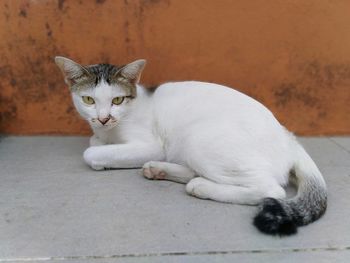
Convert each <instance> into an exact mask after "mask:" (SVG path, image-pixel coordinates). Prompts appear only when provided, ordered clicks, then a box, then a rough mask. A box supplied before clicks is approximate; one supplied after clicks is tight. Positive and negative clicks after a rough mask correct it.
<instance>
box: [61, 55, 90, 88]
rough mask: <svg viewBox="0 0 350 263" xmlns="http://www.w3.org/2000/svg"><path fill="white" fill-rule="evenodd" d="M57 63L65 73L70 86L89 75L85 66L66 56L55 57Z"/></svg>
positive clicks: (65, 78)
mask: <svg viewBox="0 0 350 263" xmlns="http://www.w3.org/2000/svg"><path fill="white" fill-rule="evenodd" d="M55 62H56V65H57V66H58V67H59V68H60V70H61V71H62V73H63V76H64V80H65V82H66V83H67V85H68V86H69V87H72V86H73V85H74V84H76V83H78V82H80V81H82V80H85V79H87V78H88V77H89V75H90V74H89V72H88V71H87V70H86V68H84V67H83V66H81V65H79V64H78V63H76V62H74V61H73V60H70V59H68V58H65V57H60V56H57V57H55Z"/></svg>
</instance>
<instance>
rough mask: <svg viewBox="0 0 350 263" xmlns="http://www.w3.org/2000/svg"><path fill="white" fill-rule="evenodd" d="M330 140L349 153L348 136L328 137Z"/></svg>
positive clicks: (349, 141) (349, 143)
mask: <svg viewBox="0 0 350 263" xmlns="http://www.w3.org/2000/svg"><path fill="white" fill-rule="evenodd" d="M329 139H330V140H331V141H333V142H334V143H336V144H337V145H338V146H340V147H342V148H344V149H345V150H346V151H347V152H348V153H349V154H350V138H349V137H330V138H329Z"/></svg>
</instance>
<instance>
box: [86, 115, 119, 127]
mask: <svg viewBox="0 0 350 263" xmlns="http://www.w3.org/2000/svg"><path fill="white" fill-rule="evenodd" d="M90 123H91V124H92V125H93V126H94V127H95V128H105V129H110V128H113V127H115V126H116V125H117V120H116V119H115V118H113V117H112V116H110V117H109V118H105V119H99V118H92V119H90Z"/></svg>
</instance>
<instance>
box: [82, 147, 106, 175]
mask: <svg viewBox="0 0 350 263" xmlns="http://www.w3.org/2000/svg"><path fill="white" fill-rule="evenodd" d="M83 156H84V160H85V162H86V163H87V164H88V165H89V166H90V167H91V168H92V169H94V170H97V171H100V170H104V169H105V166H104V165H103V164H102V163H101V162H100V161H99V160H98V151H97V149H96V147H94V146H93V147H89V148H87V149H86V150H85V152H84V155H83Z"/></svg>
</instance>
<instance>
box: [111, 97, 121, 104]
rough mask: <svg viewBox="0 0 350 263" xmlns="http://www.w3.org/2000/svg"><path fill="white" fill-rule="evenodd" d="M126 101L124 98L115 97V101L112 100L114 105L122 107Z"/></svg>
mask: <svg viewBox="0 0 350 263" xmlns="http://www.w3.org/2000/svg"><path fill="white" fill-rule="evenodd" d="M123 101H124V97H115V98H114V99H113V100H112V103H113V104H114V105H120V104H122V103H123Z"/></svg>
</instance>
